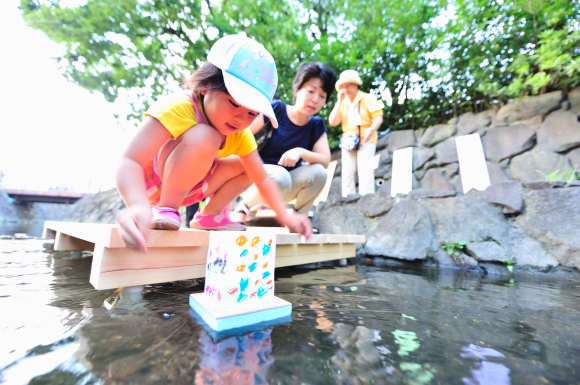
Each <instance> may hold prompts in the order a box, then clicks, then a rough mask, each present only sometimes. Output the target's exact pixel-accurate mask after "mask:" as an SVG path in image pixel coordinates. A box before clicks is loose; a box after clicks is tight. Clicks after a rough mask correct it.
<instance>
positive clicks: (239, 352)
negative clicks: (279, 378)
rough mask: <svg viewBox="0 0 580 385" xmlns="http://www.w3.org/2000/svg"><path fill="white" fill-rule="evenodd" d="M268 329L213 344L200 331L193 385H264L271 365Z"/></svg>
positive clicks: (208, 336)
mask: <svg viewBox="0 0 580 385" xmlns="http://www.w3.org/2000/svg"><path fill="white" fill-rule="evenodd" d="M271 332H272V330H271V329H268V330H264V331H258V332H253V333H249V334H246V335H243V336H235V337H229V338H226V339H223V340H220V341H218V342H214V341H213V339H212V337H211V336H210V335H209V334H208V333H207V332H206V331H205V330H203V331H202V332H201V333H200V336H199V343H200V350H199V357H200V362H199V366H200V368H199V369H198V370H197V372H196V373H195V384H196V385H218V384H223V385H258V384H264V385H266V384H268V382H267V381H266V374H267V373H268V369H269V368H270V366H272V364H273V363H274V358H272V356H271V353H272V338H271V335H270V334H271Z"/></svg>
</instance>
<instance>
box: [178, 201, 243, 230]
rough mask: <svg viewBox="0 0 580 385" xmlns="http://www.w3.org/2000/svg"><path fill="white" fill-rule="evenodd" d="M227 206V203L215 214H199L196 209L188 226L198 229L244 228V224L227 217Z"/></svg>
mask: <svg viewBox="0 0 580 385" xmlns="http://www.w3.org/2000/svg"><path fill="white" fill-rule="evenodd" d="M229 208H230V206H229V205H228V207H226V208H225V209H224V210H223V211H222V212H221V213H219V214H215V215H201V213H200V212H199V211H198V212H197V213H195V215H194V216H193V219H192V220H191V222H189V227H191V228H192V229H198V230H231V231H244V230H246V225H243V224H241V223H237V222H232V221H230V218H228V215H229Z"/></svg>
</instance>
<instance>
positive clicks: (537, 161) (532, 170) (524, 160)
mask: <svg viewBox="0 0 580 385" xmlns="http://www.w3.org/2000/svg"><path fill="white" fill-rule="evenodd" d="M571 169H572V167H571V165H570V160H569V159H568V158H566V157H565V156H564V155H560V154H556V153H553V152H547V151H535V150H534V151H528V152H525V153H523V154H521V155H518V156H516V157H514V158H512V161H511V163H510V166H509V172H510V175H511V177H512V179H515V180H519V181H522V182H530V181H536V180H540V179H545V178H546V176H547V175H549V174H550V173H553V172H559V173H567V172H569V171H570V170H571Z"/></svg>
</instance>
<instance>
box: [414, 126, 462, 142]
mask: <svg viewBox="0 0 580 385" xmlns="http://www.w3.org/2000/svg"><path fill="white" fill-rule="evenodd" d="M456 132H457V127H456V126H451V125H448V124H438V125H436V126H433V127H429V128H428V129H427V130H425V133H424V134H423V135H422V136H421V139H420V141H419V144H420V145H421V146H425V147H432V146H434V145H436V144H437V143H439V142H442V141H444V140H445V139H447V138H449V137H451V136H453V135H455V133H456Z"/></svg>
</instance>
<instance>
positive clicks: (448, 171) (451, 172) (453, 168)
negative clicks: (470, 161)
mask: <svg viewBox="0 0 580 385" xmlns="http://www.w3.org/2000/svg"><path fill="white" fill-rule="evenodd" d="M443 172H444V173H445V176H446V177H447V178H448V179H451V178H453V177H454V176H455V175H457V173H458V172H459V163H449V164H448V165H447V166H445V167H443Z"/></svg>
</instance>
